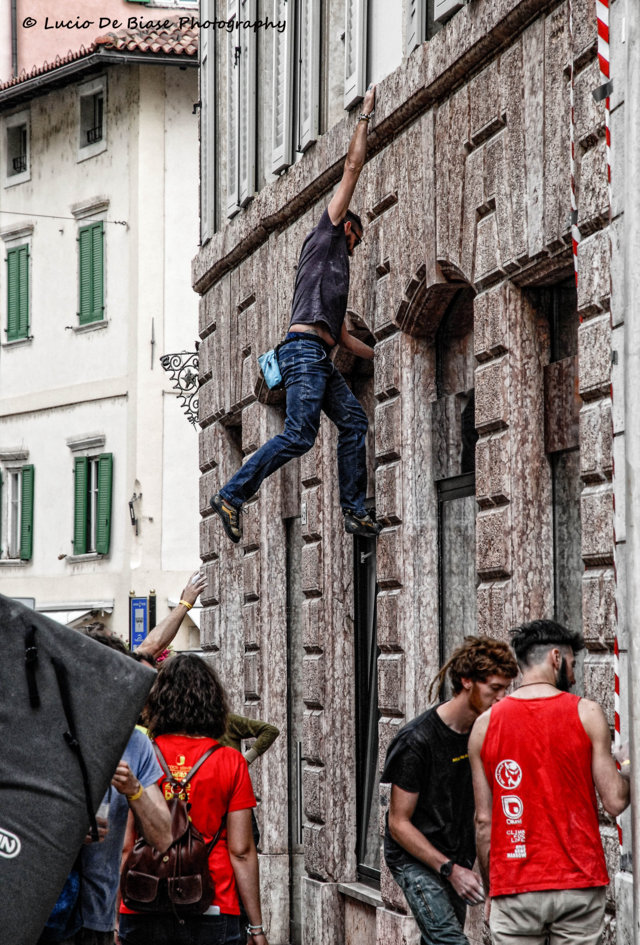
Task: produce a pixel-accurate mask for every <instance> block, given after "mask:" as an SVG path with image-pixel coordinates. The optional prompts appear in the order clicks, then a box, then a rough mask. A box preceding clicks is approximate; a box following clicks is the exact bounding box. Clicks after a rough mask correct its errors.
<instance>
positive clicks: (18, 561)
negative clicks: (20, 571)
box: [0, 558, 31, 568]
mask: <svg viewBox="0 0 640 945" xmlns="http://www.w3.org/2000/svg"><path fill="white" fill-rule="evenodd" d="M28 564H31V562H30V561H23V560H22V558H0V568H26V567H27V565H28Z"/></svg>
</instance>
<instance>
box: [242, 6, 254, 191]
mask: <svg viewBox="0 0 640 945" xmlns="http://www.w3.org/2000/svg"><path fill="white" fill-rule="evenodd" d="M256 7H257V3H256V0H240V3H239V10H238V16H239V17H240V21H241V22H242V23H246V22H249V23H255V20H256V15H257V10H256ZM237 32H238V33H239V34H240V37H239V42H240V62H239V65H240V96H239V102H240V114H239V116H238V118H239V131H240V134H239V138H238V160H239V172H240V173H239V185H238V188H239V195H238V199H239V203H240V206H241V207H244V206H245V205H246V204H247V203H248V202H249V200H250V199H251V198H252V197H253V195H254V193H255V190H256V94H257V88H256V79H257V71H256V64H257V63H256V59H257V57H256V51H257V38H256V31H255V30H253V29H239V30H238V31H237Z"/></svg>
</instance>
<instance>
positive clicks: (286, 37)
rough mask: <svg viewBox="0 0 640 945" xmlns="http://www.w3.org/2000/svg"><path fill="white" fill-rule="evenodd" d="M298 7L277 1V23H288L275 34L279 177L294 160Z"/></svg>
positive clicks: (274, 138) (274, 155)
mask: <svg viewBox="0 0 640 945" xmlns="http://www.w3.org/2000/svg"><path fill="white" fill-rule="evenodd" d="M294 9H295V7H294V4H293V3H291V2H289V3H288V2H287V0H273V21H274V23H282V21H283V20H286V23H287V25H286V28H285V30H284V32H282V33H278V32H277V31H275V30H274V31H273V33H274V35H273V96H272V101H273V115H272V126H271V127H272V135H271V172H272V174H278V173H279V172H280V171H281V170H283V169H284V168H285V167H289V165H290V164H291V163H292V161H293V154H292V137H293V74H294V73H293V46H294V39H295V24H294V22H293V13H294Z"/></svg>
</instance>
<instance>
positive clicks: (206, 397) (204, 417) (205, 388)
mask: <svg viewBox="0 0 640 945" xmlns="http://www.w3.org/2000/svg"><path fill="white" fill-rule="evenodd" d="M217 414H218V410H217V402H216V393H215V388H214V382H213V381H206V382H205V383H204V384H203V385H202V387H201V388H200V390H199V392H198V422H199V423H200V425H201V426H203V427H208V426H209V425H210V424H212V423H213V422H214V420H216V419H217Z"/></svg>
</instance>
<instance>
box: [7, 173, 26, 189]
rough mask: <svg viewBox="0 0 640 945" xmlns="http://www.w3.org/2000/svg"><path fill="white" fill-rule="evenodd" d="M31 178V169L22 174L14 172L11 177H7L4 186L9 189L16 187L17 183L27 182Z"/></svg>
mask: <svg viewBox="0 0 640 945" xmlns="http://www.w3.org/2000/svg"><path fill="white" fill-rule="evenodd" d="M29 180H31V171H30V170H28V171H23V172H22V173H21V174H12V175H11V177H5V179H4V188H5V190H7V189H8V188H9V187H15V186H16V184H26V183H27V181H29Z"/></svg>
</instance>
